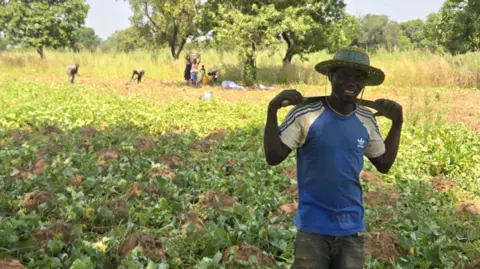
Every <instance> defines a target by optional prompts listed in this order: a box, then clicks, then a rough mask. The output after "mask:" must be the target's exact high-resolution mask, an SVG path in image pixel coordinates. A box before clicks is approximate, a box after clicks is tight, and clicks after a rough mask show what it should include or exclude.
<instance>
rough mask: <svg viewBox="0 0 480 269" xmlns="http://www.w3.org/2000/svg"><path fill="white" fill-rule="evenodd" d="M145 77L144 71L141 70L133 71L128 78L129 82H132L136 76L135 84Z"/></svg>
mask: <svg viewBox="0 0 480 269" xmlns="http://www.w3.org/2000/svg"><path fill="white" fill-rule="evenodd" d="M143 75H145V71H144V70H143V69H134V70H133V73H132V77H131V78H130V82H132V81H133V80H134V77H135V76H137V83H140V82H141V81H142V77H143Z"/></svg>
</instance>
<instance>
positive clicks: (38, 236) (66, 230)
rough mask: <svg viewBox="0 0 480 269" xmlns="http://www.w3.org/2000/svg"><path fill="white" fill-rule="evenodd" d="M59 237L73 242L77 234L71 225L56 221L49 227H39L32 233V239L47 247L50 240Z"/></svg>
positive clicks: (64, 240) (67, 241) (63, 240)
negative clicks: (74, 233)
mask: <svg viewBox="0 0 480 269" xmlns="http://www.w3.org/2000/svg"><path fill="white" fill-rule="evenodd" d="M54 238H58V239H60V240H62V242H64V243H72V242H74V241H75V236H74V235H73V233H72V229H71V228H70V226H68V225H67V224H64V223H55V224H52V225H51V226H49V227H38V228H36V229H35V230H34V231H33V233H32V239H33V241H34V242H35V243H36V245H37V246H39V247H40V248H44V249H45V248H47V246H48V241H50V240H53V239H54Z"/></svg>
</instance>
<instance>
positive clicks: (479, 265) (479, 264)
mask: <svg viewBox="0 0 480 269" xmlns="http://www.w3.org/2000/svg"><path fill="white" fill-rule="evenodd" d="M466 268H467V269H480V258H478V259H476V260H474V261H472V262H471V263H468V264H467V266H466Z"/></svg>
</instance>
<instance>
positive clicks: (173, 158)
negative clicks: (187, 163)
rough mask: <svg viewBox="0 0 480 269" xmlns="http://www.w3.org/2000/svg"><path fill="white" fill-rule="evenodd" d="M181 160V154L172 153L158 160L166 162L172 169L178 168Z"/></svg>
mask: <svg viewBox="0 0 480 269" xmlns="http://www.w3.org/2000/svg"><path fill="white" fill-rule="evenodd" d="M181 160H182V158H181V157H180V155H177V154H171V155H165V156H163V157H161V158H159V159H158V162H159V163H164V164H166V165H167V166H168V167H170V169H177V168H178V167H179V166H180V161H181Z"/></svg>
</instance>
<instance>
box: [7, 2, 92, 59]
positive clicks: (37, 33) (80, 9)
mask: <svg viewBox="0 0 480 269" xmlns="http://www.w3.org/2000/svg"><path fill="white" fill-rule="evenodd" d="M88 9H89V5H87V4H86V3H85V1H83V0H55V1H53V0H9V1H3V2H2V3H1V5H0V25H1V26H0V29H1V31H2V32H3V33H4V34H5V36H6V38H7V39H9V40H11V41H13V42H19V43H23V44H26V45H28V46H31V47H33V48H35V49H36V50H37V52H38V53H39V55H40V57H41V58H43V57H44V55H43V49H44V48H46V47H51V48H54V49H57V48H63V47H73V44H74V42H75V41H76V40H75V31H76V30H78V29H79V28H80V27H82V25H83V24H84V22H85V18H86V16H87V12H88Z"/></svg>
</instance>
